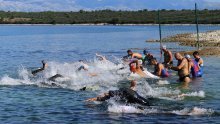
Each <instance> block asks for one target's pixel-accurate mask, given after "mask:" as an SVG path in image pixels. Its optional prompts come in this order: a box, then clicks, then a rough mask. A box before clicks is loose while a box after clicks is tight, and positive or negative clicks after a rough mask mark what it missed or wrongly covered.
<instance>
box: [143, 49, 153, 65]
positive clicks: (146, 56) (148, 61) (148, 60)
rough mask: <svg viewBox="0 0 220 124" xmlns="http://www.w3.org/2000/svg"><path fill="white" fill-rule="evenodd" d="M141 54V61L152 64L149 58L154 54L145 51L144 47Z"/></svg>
mask: <svg viewBox="0 0 220 124" xmlns="http://www.w3.org/2000/svg"><path fill="white" fill-rule="evenodd" d="M143 54H144V58H143V63H144V64H149V65H152V63H151V59H153V58H154V56H153V55H152V54H151V53H150V52H149V51H147V50H146V49H145V50H144V51H143Z"/></svg>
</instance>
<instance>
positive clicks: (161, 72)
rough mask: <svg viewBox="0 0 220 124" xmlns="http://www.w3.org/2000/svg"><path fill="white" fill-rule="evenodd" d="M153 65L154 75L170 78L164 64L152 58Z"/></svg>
mask: <svg viewBox="0 0 220 124" xmlns="http://www.w3.org/2000/svg"><path fill="white" fill-rule="evenodd" d="M151 63H152V64H153V65H154V66H155V67H154V73H153V74H155V75H157V76H160V77H168V76H169V73H168V71H167V69H166V68H165V67H164V65H163V64H161V63H158V62H157V59H156V58H152V59H151Z"/></svg>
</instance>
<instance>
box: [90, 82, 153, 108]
mask: <svg viewBox="0 0 220 124" xmlns="http://www.w3.org/2000/svg"><path fill="white" fill-rule="evenodd" d="M135 87H136V82H135V81H132V82H131V85H130V88H120V89H119V90H114V91H111V90H110V91H109V92H108V93H104V94H103V95H101V96H98V97H95V98H90V99H88V100H86V101H87V102H91V101H105V100H108V99H110V98H111V97H117V96H118V97H119V98H120V100H123V101H125V102H127V103H137V104H140V105H146V106H149V101H148V99H145V98H143V97H142V96H140V95H139V94H138V93H137V92H136V91H134V88H135Z"/></svg>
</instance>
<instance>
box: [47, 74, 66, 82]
mask: <svg viewBox="0 0 220 124" xmlns="http://www.w3.org/2000/svg"><path fill="white" fill-rule="evenodd" d="M61 77H63V75H61V74H56V75H54V76H52V77H50V78H48V79H47V80H48V81H53V82H55V81H56V79H57V78H61Z"/></svg>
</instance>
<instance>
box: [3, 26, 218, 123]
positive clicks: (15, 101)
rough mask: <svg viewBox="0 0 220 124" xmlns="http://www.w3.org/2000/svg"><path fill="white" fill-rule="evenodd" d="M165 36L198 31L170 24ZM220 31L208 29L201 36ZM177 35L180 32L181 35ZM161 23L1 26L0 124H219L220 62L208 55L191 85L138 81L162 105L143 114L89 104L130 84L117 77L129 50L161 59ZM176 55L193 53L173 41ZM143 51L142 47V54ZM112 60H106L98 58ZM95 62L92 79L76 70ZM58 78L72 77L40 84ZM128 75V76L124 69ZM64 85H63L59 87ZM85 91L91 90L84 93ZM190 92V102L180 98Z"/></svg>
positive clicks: (142, 90) (112, 104)
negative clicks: (84, 62) (39, 71)
mask: <svg viewBox="0 0 220 124" xmlns="http://www.w3.org/2000/svg"><path fill="white" fill-rule="evenodd" d="M164 28H166V29H164V30H166V32H163V34H164V35H170V34H175V33H178V32H185V31H186V32H189V31H190V32H194V31H193V30H194V27H193V26H166V27H164ZM210 29H213V30H216V29H220V27H218V26H214V27H210V26H202V27H201V31H206V30H210ZM174 31H175V32H174ZM155 38H158V27H157V26H15V25H12V26H6V25H1V26H0V43H1V45H0V51H1V54H0V55H1V57H0V66H1V69H0V85H1V86H0V94H1V97H0V102H1V103H0V122H1V123H218V122H219V121H220V116H219V112H220V106H219V102H220V96H219V94H220V88H219V87H220V85H219V80H220V76H219V74H220V73H219V70H220V63H219V61H220V58H219V57H203V58H204V61H205V74H204V77H203V78H202V79H198V80H196V81H194V82H193V83H191V84H189V86H185V85H183V84H179V83H177V82H176V79H177V76H175V72H172V74H173V75H174V76H173V77H172V78H171V79H167V81H166V80H162V81H153V80H149V79H148V80H147V81H146V80H144V79H140V80H138V81H137V82H138V88H137V89H138V93H140V94H141V95H143V96H148V95H151V96H154V97H155V98H157V99H158V100H157V101H155V103H154V105H153V106H151V107H146V109H144V111H141V110H138V109H136V108H135V107H133V106H125V105H119V104H117V103H115V101H111V100H110V101H108V102H104V103H97V102H95V103H87V102H84V100H86V99H88V98H90V97H95V96H97V95H98V94H100V93H103V92H106V91H107V90H109V89H117V88H118V87H119V86H121V85H122V86H127V85H128V83H129V81H128V80H126V79H125V77H124V76H121V75H119V74H117V73H115V72H114V71H115V68H116V67H117V65H116V64H114V63H116V62H117V63H120V62H118V59H119V58H120V57H121V56H123V55H126V51H127V49H130V48H133V49H135V50H134V51H137V52H142V49H144V48H148V49H149V50H150V51H151V52H152V53H153V54H154V55H156V56H157V57H158V58H159V57H160V55H159V44H158V43H146V42H145V41H146V40H147V39H155ZM167 46H168V48H173V49H175V50H184V49H193V48H189V47H183V46H178V45H176V44H174V43H171V44H167ZM137 48H138V49H137ZM97 52H98V53H100V54H103V55H105V56H107V57H108V58H109V60H110V61H111V62H112V63H100V62H99V61H97V60H95V59H94V58H95V53H97ZM80 59H85V60H87V61H89V65H90V66H91V72H95V73H98V76H97V77H90V76H88V75H87V74H85V73H82V74H81V73H80V74H79V73H76V72H75V70H76V67H77V66H76V61H77V60H80ZM41 60H46V61H47V62H48V63H49V69H48V70H47V71H45V72H44V73H42V74H40V75H39V76H37V77H33V76H31V75H30V74H29V72H30V70H33V69H36V68H37V67H40V66H41V63H40V61H41ZM56 73H61V74H62V75H64V76H66V77H68V81H66V80H65V81H60V82H59V81H58V84H59V86H58V87H56V86H52V85H51V86H50V84H51V82H46V83H48V85H47V86H44V85H42V84H41V82H42V81H45V79H46V78H47V77H50V76H52V75H54V74H56ZM123 73H126V72H123ZM56 83H57V82H56ZM83 86H91V90H87V91H79V89H80V88H81V87H83ZM181 93H186V94H187V97H183V98H178V97H177V96H178V94H181Z"/></svg>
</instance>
